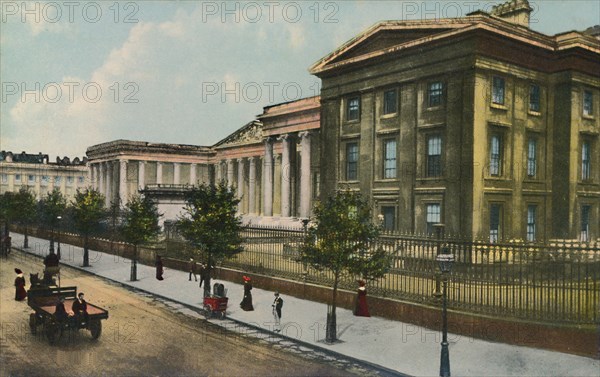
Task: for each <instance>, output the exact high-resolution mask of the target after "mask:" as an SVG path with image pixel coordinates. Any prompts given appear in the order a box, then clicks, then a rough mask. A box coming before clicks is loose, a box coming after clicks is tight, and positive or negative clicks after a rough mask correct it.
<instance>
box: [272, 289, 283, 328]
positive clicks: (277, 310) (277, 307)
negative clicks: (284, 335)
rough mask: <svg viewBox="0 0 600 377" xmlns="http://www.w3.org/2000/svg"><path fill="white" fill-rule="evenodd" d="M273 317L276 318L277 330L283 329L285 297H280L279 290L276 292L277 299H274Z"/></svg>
mask: <svg viewBox="0 0 600 377" xmlns="http://www.w3.org/2000/svg"><path fill="white" fill-rule="evenodd" d="M271 306H272V307H273V317H274V318H275V329H274V331H275V332H280V331H281V307H282V306H283V299H282V298H281V297H279V292H275V300H274V301H273V305H271Z"/></svg>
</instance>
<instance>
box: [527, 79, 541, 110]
mask: <svg viewBox="0 0 600 377" xmlns="http://www.w3.org/2000/svg"><path fill="white" fill-rule="evenodd" d="M529 111H533V112H536V113H539V112H540V86H539V85H535V84H532V85H531V86H530V87H529Z"/></svg>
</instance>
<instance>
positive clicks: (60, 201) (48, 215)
mask: <svg viewBox="0 0 600 377" xmlns="http://www.w3.org/2000/svg"><path fill="white" fill-rule="evenodd" d="M66 208H67V198H65V196H64V195H63V193H62V192H61V191H60V189H59V188H58V187H55V188H54V189H53V190H52V191H50V192H48V193H47V194H46V195H45V196H44V197H43V198H42V199H41V200H40V201H39V203H38V211H39V215H40V216H39V218H40V220H41V221H42V225H43V226H45V227H50V250H51V251H52V252H54V229H55V228H56V225H57V224H58V221H59V218H58V216H61V217H62V215H63V214H64V213H65V210H66Z"/></svg>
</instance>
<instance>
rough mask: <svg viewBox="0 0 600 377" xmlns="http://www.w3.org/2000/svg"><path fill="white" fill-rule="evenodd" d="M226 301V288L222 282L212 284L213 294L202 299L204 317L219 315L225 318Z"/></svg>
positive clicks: (227, 299)
mask: <svg viewBox="0 0 600 377" xmlns="http://www.w3.org/2000/svg"><path fill="white" fill-rule="evenodd" d="M228 301H229V298H228V297H227V290H226V289H225V287H224V286H223V284H219V283H216V284H215V285H214V286H213V294H209V295H207V296H205V297H204V300H203V301H202V305H203V307H204V315H205V316H206V318H212V317H214V316H219V317H220V318H221V319H225V316H226V312H227V302H228Z"/></svg>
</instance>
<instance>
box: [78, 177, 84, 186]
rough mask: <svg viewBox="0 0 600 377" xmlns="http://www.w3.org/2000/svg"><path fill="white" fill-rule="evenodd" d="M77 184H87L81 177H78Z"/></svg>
mask: <svg viewBox="0 0 600 377" xmlns="http://www.w3.org/2000/svg"><path fill="white" fill-rule="evenodd" d="M77 183H78V184H80V185H83V184H84V183H85V178H84V177H81V176H79V177H77Z"/></svg>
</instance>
